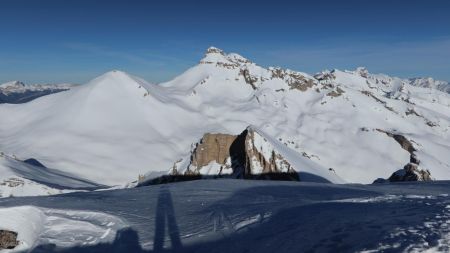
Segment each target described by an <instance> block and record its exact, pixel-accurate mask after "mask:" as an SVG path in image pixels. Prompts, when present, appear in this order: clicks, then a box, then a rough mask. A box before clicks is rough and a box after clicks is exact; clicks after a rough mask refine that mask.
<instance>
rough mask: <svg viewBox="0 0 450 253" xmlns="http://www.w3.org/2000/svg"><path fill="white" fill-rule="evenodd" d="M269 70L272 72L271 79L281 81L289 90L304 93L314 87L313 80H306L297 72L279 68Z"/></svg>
mask: <svg viewBox="0 0 450 253" xmlns="http://www.w3.org/2000/svg"><path fill="white" fill-rule="evenodd" d="M269 70H270V71H271V72H272V78H279V79H283V80H284V81H286V83H287V84H288V85H289V88H290V89H291V90H292V89H296V90H300V91H306V90H308V89H309V88H311V87H313V86H314V85H316V83H315V82H314V80H313V79H310V78H306V77H305V76H303V75H302V74H301V73H299V72H295V71H290V70H285V69H281V68H270V69H269Z"/></svg>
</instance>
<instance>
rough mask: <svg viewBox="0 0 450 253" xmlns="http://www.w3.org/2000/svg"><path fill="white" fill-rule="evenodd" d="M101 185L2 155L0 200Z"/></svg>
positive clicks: (65, 191) (94, 187)
mask: <svg viewBox="0 0 450 253" xmlns="http://www.w3.org/2000/svg"><path fill="white" fill-rule="evenodd" d="M99 187H100V185H98V184H95V183H92V182H89V181H88V180H83V179H81V178H77V177H76V176H74V175H71V174H70V173H67V172H62V171H59V170H56V169H49V168H45V167H38V166H34V165H31V164H27V163H25V162H23V161H19V160H16V159H14V158H12V157H9V156H7V155H0V198H2V197H11V196H14V197H19V196H38V195H53V194H60V193H67V192H73V191H76V190H84V189H96V188H99Z"/></svg>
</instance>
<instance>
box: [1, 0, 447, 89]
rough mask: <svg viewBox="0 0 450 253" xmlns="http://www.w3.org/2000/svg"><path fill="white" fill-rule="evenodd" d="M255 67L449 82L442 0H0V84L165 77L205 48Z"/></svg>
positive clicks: (183, 67)
mask: <svg viewBox="0 0 450 253" xmlns="http://www.w3.org/2000/svg"><path fill="white" fill-rule="evenodd" d="M211 45H214V46H216V47H219V48H222V49H224V50H225V51H227V52H237V53H239V54H241V55H243V56H245V57H247V58H249V59H251V60H253V61H254V62H256V63H258V64H260V65H263V66H282V67H288V68H291V69H294V70H299V71H304V72H309V73H315V72H318V71H320V70H323V69H332V68H338V69H353V68H355V67H357V66H366V67H367V68H368V69H369V71H371V72H374V73H378V72H383V73H387V74H391V75H395V76H400V77H414V76H432V77H435V78H438V79H443V80H450V1H446V0H434V1H433V0H429V1H426V0H423V1H416V0H405V1H395V0H390V1H385V0H376V1H375V0H373V1H369V0H359V1H320V0H316V1H308V2H306V1H283V0H277V1H273V0H272V1H264V0H260V1H244V0H240V1H234V0H227V1H188V0H184V1H170V0H165V1H157V0H154V1H150V0H149V1H133V0H127V1H125V0H124V1H113V0H110V1H99V0H89V1H88V0H79V1H69V0H53V1H51V0H39V1H37V0H29V1H24V0H2V1H0V82H4V81H9V80H22V81H25V82H31V83H35V82H74V83H83V82H85V81H87V80H89V79H91V78H93V77H95V76H97V75H99V74H102V73H103V72H106V71H108V70H111V69H120V70H124V71H127V72H129V73H132V74H134V75H138V76H141V77H143V78H145V79H147V80H148V81H152V82H160V81H164V80H169V79H171V78H172V77H174V76H176V75H178V74H180V73H182V72H183V71H184V70H186V69H187V68H189V67H190V66H193V65H194V64H196V63H197V62H198V61H199V59H201V58H202V55H203V53H204V51H205V50H206V48H207V47H209V46H211Z"/></svg>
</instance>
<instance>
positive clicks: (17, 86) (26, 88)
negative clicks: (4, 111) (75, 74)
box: [0, 81, 74, 104]
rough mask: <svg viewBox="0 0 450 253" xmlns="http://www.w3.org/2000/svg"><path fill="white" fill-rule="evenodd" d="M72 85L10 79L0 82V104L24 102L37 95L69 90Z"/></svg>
mask: <svg viewBox="0 0 450 253" xmlns="http://www.w3.org/2000/svg"><path fill="white" fill-rule="evenodd" d="M73 86H74V85H73V84H65V83H64V84H33V85H26V84H24V83H22V82H20V81H11V82H7V83H4V84H0V104H2V103H9V104H20V103H26V102H28V101H31V100H33V99H36V98H38V97H42V96H45V95H49V94H53V93H57V92H61V91H66V90H69V89H70V88H72V87H73Z"/></svg>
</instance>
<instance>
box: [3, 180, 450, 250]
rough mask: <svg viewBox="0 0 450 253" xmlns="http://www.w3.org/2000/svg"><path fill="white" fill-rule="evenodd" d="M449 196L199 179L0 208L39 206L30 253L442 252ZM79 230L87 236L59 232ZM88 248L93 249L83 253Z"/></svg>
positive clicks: (438, 191) (421, 190)
mask: <svg viewBox="0 0 450 253" xmlns="http://www.w3.org/2000/svg"><path fill="white" fill-rule="evenodd" d="M448 194H450V182H435V183H400V184H383V185H330V184H320V183H298V182H268V181H265V182H263V181H242V180H231V179H230V180H201V181H192V182H184V183H175V184H168V185H159V186H148V187H141V188H136V189H120V190H113V191H102V192H79V193H70V194H64V195H57V196H48V197H21V198H7V199H1V200H0V206H1V207H2V208H1V209H0V212H4V210H8V207H13V206H22V205H31V204H32V205H33V206H35V207H36V208H38V209H39V210H42V211H41V212H42V213H43V214H44V216H45V217H46V218H45V219H44V220H45V222H46V224H47V225H44V226H43V227H47V228H48V231H46V232H45V233H43V234H40V235H39V236H38V237H37V238H36V240H35V241H36V244H39V245H37V247H36V248H35V249H34V251H32V252H52V250H51V249H52V248H49V246H48V244H49V243H50V244H51V243H53V244H55V245H56V247H57V248H56V249H58V250H62V251H61V252H82V253H83V252H106V251H109V252H114V251H112V250H113V249H114V248H120V247H124V246H126V247H127V248H130V249H134V251H133V252H137V253H140V252H163V251H164V252H168V251H173V252H230V250H231V251H232V252H248V251H251V252H274V251H277V252H292V251H294V252H329V251H330V250H335V251H334V252H424V251H429V252H448V251H449V250H450V247H449V245H450V227H449V226H450V198H449V195H448ZM46 210H47V211H46ZM77 210H83V211H77ZM88 214H89V215H88ZM96 215H97V216H96ZM9 216H12V217H14V214H10V215H9ZM105 217H110V218H105ZM85 222H87V223H85ZM77 227H78V228H83V229H84V231H89V233H88V232H85V233H84V234H83V236H74V235H73V230H68V231H66V232H65V233H63V234H61V232H62V231H65V229H68V228H77ZM11 229H12V228H11ZM71 231H72V232H71ZM76 245H78V246H76ZM69 249H70V250H73V251H70V250H69ZM94 249H96V250H100V251H89V250H94ZM64 250H67V251H64ZM58 252H59V251H58ZM119 252H120V251H119Z"/></svg>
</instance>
